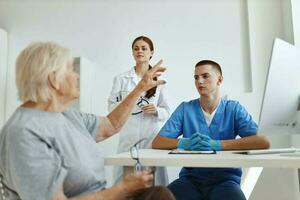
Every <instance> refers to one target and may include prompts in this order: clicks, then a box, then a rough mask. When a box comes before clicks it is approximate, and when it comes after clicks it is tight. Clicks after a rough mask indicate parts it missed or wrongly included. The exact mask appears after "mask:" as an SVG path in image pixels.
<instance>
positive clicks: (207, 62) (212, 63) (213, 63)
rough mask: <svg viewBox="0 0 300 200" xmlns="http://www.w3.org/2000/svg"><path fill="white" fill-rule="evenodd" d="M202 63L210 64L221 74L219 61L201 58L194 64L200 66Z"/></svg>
mask: <svg viewBox="0 0 300 200" xmlns="http://www.w3.org/2000/svg"><path fill="white" fill-rule="evenodd" d="M202 65H210V66H212V67H213V68H214V69H216V70H217V71H218V72H219V73H220V75H222V69H221V66H220V65H219V63H217V62H215V61H213V60H201V61H199V62H198V63H197V64H196V65H195V68H196V67H199V66H202Z"/></svg>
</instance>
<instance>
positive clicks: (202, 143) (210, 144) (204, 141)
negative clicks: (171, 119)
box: [193, 133, 222, 151]
mask: <svg viewBox="0 0 300 200" xmlns="http://www.w3.org/2000/svg"><path fill="white" fill-rule="evenodd" d="M193 135H198V137H200V138H201V139H200V140H199V142H198V145H197V148H198V149H199V150H204V151H211V150H215V151H220V150H222V143H221V141H220V140H213V139H211V138H210V137H209V136H208V135H204V134H201V133H194V134H193Z"/></svg>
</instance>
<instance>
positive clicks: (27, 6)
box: [0, 0, 297, 199]
mask: <svg viewBox="0 0 300 200" xmlns="http://www.w3.org/2000/svg"><path fill="white" fill-rule="evenodd" d="M296 1H297V0H296ZM288 3H289V0H287V1H285V0H263V1H262V0H250V1H246V0H189V1H181V0H153V1H146V0H130V1H124V0H110V1H104V0H102V1H93V0H89V1H83V0H82V1H81V0H76V1H71V0H66V1H59V0H53V1H37V0H36V1H33V0H31V1H30V0H28V1H26V2H23V1H21V0H19V1H18V0H2V1H0V27H2V28H5V29H6V30H7V31H8V39H9V49H8V50H9V57H8V77H7V105H6V107H7V112H6V113H7V114H6V119H7V118H8V117H9V116H10V115H11V113H12V112H13V110H14V109H15V108H16V107H17V106H18V105H19V103H20V102H18V101H17V100H16V87H15V83H14V79H15V75H14V73H15V71H14V63H15V59H16V56H17V55H18V53H19V52H20V50H21V49H22V48H24V47H25V46H26V45H27V44H28V43H30V42H31V41H34V40H52V41H56V42H59V43H62V44H63V45H66V46H67V47H69V48H71V49H73V51H74V55H75V56H83V57H86V58H88V59H89V60H91V61H93V62H94V63H96V65H97V69H96V72H95V73H96V74H98V77H99V78H97V79H95V86H96V88H98V90H96V91H95V93H94V99H95V100H97V101H98V102H99V103H98V104H97V106H95V108H94V113H96V114H101V115H104V114H106V113H107V110H106V107H107V106H106V99H107V97H108V95H109V91H110V88H111V85H112V78H113V76H114V75H116V74H118V73H120V72H123V71H125V70H128V69H129V68H130V67H132V66H133V65H134V62H133V59H132V55H131V47H130V46H131V42H132V40H133V39H134V38H135V37H136V36H139V35H147V36H149V37H150V38H152V39H153V41H154V45H155V51H156V52H155V55H154V57H153V59H152V60H153V64H154V63H155V61H158V60H159V59H161V58H162V59H164V65H165V66H167V67H168V71H167V73H166V74H165V77H166V78H167V81H168V88H169V93H170V104H171V107H172V108H173V109H174V108H175V106H177V105H178V103H179V102H181V101H183V100H188V99H192V98H195V97H197V92H196V90H195V89H194V86H193V68H194V65H195V63H196V62H197V61H199V60H201V59H214V60H216V61H218V62H219V63H220V64H221V65H222V66H223V71H224V76H225V80H224V85H223V88H222V89H223V90H224V91H225V93H228V94H229V97H230V98H236V99H238V100H240V101H241V103H242V104H244V105H245V107H246V108H247V109H248V110H249V111H250V113H252V114H253V117H254V119H255V120H256V121H257V120H258V116H259V110H260V105H261V99H262V95H263V86H264V82H265V77H266V71H267V67H268V62H269V56H270V52H271V47H272V42H273V38H275V37H280V38H282V39H288V40H290V38H289V37H290V35H292V34H291V30H290V27H289V26H288V25H286V23H285V22H289V20H290V19H289V16H288V13H289V10H288V9H289V6H288V5H289V4H288ZM286 13H287V14H286ZM247 20H249V21H247ZM249 53H250V55H249ZM250 91H253V92H252V93H249V92H250ZM116 142H117V138H116V137H114V138H112V139H110V140H108V141H106V142H104V143H103V144H101V147H102V149H103V151H104V153H105V154H110V153H112V152H114V151H115V148H116ZM108 170H110V168H108ZM175 171H176V170H172V173H173V174H172V177H171V179H173V178H175V176H176V174H177V171H176V172H175ZM108 174H109V173H108ZM273 199H276V197H275V198H273Z"/></svg>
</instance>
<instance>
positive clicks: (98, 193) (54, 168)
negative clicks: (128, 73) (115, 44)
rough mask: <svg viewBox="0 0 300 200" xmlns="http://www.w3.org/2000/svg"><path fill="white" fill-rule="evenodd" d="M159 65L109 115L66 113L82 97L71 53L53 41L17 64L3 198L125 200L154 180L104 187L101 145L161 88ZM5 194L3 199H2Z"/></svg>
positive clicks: (4, 135)
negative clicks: (140, 100)
mask: <svg viewBox="0 0 300 200" xmlns="http://www.w3.org/2000/svg"><path fill="white" fill-rule="evenodd" d="M160 64H161V62H159V63H157V64H156V65H155V66H154V67H153V68H152V69H151V70H149V71H147V73H146V74H145V75H144V76H143V78H142V79H141V81H140V82H139V83H138V84H137V86H136V87H135V88H134V89H133V90H132V92H131V93H130V94H129V95H128V96H127V97H126V99H125V100H124V101H123V102H122V103H121V104H120V105H119V106H117V107H116V108H115V109H114V110H113V111H112V112H111V113H109V114H108V115H107V116H106V117H97V116H95V115H92V114H86V113H80V112H78V111H75V110H70V109H67V105H68V104H69V103H70V102H71V101H72V100H74V99H76V98H78V97H79V90H78V88H77V82H78V79H79V75H78V74H77V73H76V72H75V71H74V66H73V59H72V57H71V54H70V51H69V50H68V49H66V48H64V47H62V46H60V45H58V44H55V43H51V42H38V43H33V44H31V45H29V46H28V47H27V48H25V49H24V50H23V51H22V52H21V54H20V55H19V57H18V59H17V63H16V80H17V81H16V82H17V88H18V94H19V98H20V100H21V101H22V102H23V104H22V105H21V106H20V107H18V108H17V109H16V111H15V112H14V113H13V115H12V116H11V118H10V119H9V120H8V122H7V123H6V124H5V126H4V127H3V129H2V131H1V134H0V175H2V182H3V187H4V188H5V195H9V196H11V197H12V198H13V199H17V198H21V199H22V200H35V199H37V200H43V199H47V200H63V199H64V200H65V199H74V200H75V199H78V200H89V199H124V198H126V197H127V196H130V195H132V194H133V193H135V192H136V191H138V190H140V189H143V188H146V187H147V186H148V185H149V182H151V180H152V179H153V176H152V175H151V174H150V173H149V172H141V173H137V174H131V175H127V176H125V178H124V179H123V180H122V181H121V182H120V183H118V184H117V185H115V186H113V187H111V188H107V189H106V188H105V185H106V181H105V178H104V161H103V156H102V155H101V151H100V150H99V147H97V145H96V142H100V141H102V140H105V139H107V138H109V137H110V136H112V135H114V134H115V133H117V132H118V131H119V130H120V128H121V127H122V125H123V124H124V123H125V121H126V119H127V118H128V116H129V114H130V113H131V110H132V108H133V107H134V105H135V102H136V101H137V100H138V98H139V97H140V95H141V94H142V93H143V92H145V91H147V90H149V89H150V88H152V87H155V86H157V85H160V84H164V83H165V82H164V81H163V80H157V81H155V80H154V78H155V77H158V76H159V75H160V74H161V73H163V72H164V71H165V68H163V67H160ZM0 195H1V194H0Z"/></svg>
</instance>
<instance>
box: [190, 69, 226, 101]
mask: <svg viewBox="0 0 300 200" xmlns="http://www.w3.org/2000/svg"><path fill="white" fill-rule="evenodd" d="M194 80H195V86H196V88H197V90H198V93H199V94H200V96H206V95H211V94H214V93H215V92H216V91H217V89H218V88H219V86H220V85H221V83H222V80H223V77H222V75H220V73H219V72H218V71H217V70H216V69H214V68H213V67H212V66H211V65H201V66H197V67H196V68H195V72H194Z"/></svg>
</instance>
